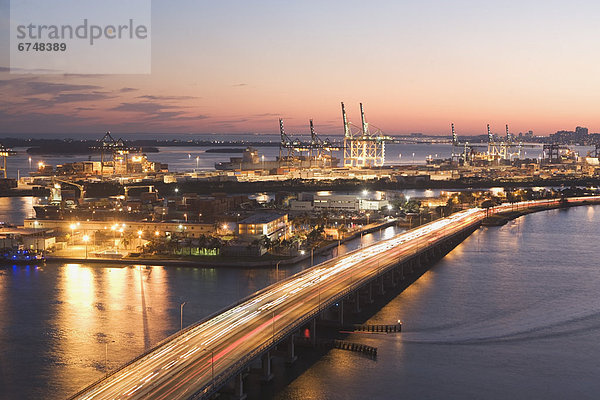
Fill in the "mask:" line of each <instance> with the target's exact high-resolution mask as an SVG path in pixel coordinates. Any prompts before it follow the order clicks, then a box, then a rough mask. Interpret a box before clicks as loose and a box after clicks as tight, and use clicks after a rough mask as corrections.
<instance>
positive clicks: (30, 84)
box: [0, 77, 103, 96]
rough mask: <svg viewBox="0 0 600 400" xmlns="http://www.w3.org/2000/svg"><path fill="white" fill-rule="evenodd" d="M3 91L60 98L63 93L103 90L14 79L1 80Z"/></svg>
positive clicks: (29, 79)
mask: <svg viewBox="0 0 600 400" xmlns="http://www.w3.org/2000/svg"><path fill="white" fill-rule="evenodd" d="M0 88H2V89H3V91H6V92H8V91H12V92H13V94H16V95H18V96H32V95H49V96H58V95H60V94H61V93H63V92H78V91H89V90H99V89H103V88H102V87H101V86H96V85H78V84H71V83H54V82H44V81H39V80H37V78H33V77H26V78H14V79H2V80H0Z"/></svg>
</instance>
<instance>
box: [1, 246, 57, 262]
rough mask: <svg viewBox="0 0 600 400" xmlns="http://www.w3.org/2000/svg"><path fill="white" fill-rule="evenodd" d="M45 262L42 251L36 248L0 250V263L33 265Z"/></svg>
mask: <svg viewBox="0 0 600 400" xmlns="http://www.w3.org/2000/svg"><path fill="white" fill-rule="evenodd" d="M45 262H46V256H44V254H43V253H42V252H40V251H36V250H18V249H8V250H5V251H3V252H0V263H2V264H7V263H10V264H21V265H26V264H29V265H35V264H43V263H45Z"/></svg>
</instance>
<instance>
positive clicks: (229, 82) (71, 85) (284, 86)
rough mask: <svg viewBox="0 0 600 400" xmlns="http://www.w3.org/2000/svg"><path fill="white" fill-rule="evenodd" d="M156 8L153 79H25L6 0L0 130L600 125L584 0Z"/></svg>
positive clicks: (599, 81) (439, 131)
mask: <svg viewBox="0 0 600 400" xmlns="http://www.w3.org/2000/svg"><path fill="white" fill-rule="evenodd" d="M152 5H153V20H152V73H151V74H149V75H68V74H67V75H29V74H14V73H9V59H8V56H9V54H8V48H9V40H8V31H9V19H8V15H9V2H8V0H0V15H1V17H0V32H1V34H0V38H1V39H0V48H2V52H1V53H0V90H1V93H2V95H1V96H0V120H1V121H2V124H1V126H0V134H2V135H10V134H42V133H67V134H75V133H86V134H90V133H96V132H104V131H108V130H110V131H113V132H118V133H119V134H126V133H149V134H152V133H179V134H185V133H197V134H201V133H219V134H227V133H245V132H264V133H277V132H278V128H279V126H278V121H277V120H278V118H279V117H282V118H284V119H285V122H286V127H288V128H289V129H290V130H292V131H302V132H308V120H309V119H311V118H312V119H314V121H315V126H316V128H317V130H318V131H319V132H322V133H323V134H341V133H342V123H341V112H340V108H339V103H340V101H344V102H345V104H346V107H347V110H348V114H349V117H350V120H351V121H353V122H354V123H358V122H359V121H360V114H359V112H358V103H359V102H362V103H364V105H365V111H366V115H367V120H368V121H369V122H370V123H372V124H373V125H376V126H377V127H379V128H381V129H382V130H383V131H384V132H385V133H386V134H389V135H397V134H409V133H413V132H422V133H424V134H434V135H445V136H448V135H449V133H450V123H452V122H453V123H455V125H456V129H457V132H458V133H459V134H461V135H478V134H485V133H486V131H485V129H486V124H488V123H489V124H490V125H491V127H492V130H493V131H494V132H497V133H500V134H502V133H503V131H504V125H505V124H507V123H508V124H509V125H510V128H511V132H513V133H519V132H527V131H529V130H533V131H534V132H535V134H536V135H548V134H550V133H554V132H556V131H559V130H573V129H574V128H575V126H586V127H588V128H589V130H590V132H598V131H600V116H598V115H597V113H596V112H595V109H594V98H595V96H594V93H595V92H596V91H597V89H599V88H600V78H598V75H597V74H596V73H595V71H594V66H595V64H596V63H597V60H596V58H597V56H595V55H594V53H593V52H592V51H591V49H593V48H594V45H595V41H594V38H595V37H596V36H595V35H594V24H593V22H594V21H593V16H594V15H597V12H598V11H600V6H599V5H598V4H595V3H592V2H589V1H576V2H570V3H569V4H564V3H562V2H544V3H540V2H537V1H525V2H512V1H510V2H503V3H501V4H497V3H492V2H484V3H482V2H474V1H460V2H452V4H446V3H445V2H441V1H428V2H422V3H419V4H397V3H394V2H391V1H379V2H375V3H371V4H363V3H359V2H343V3H342V2H329V3H327V4H319V3H318V2H313V1H308V2H302V3H301V4H299V3H288V4H280V3H277V2H274V1H263V2H260V3H253V4H247V3H243V2H233V1H230V2H219V3H218V4H206V3H199V4H198V3H195V2H188V1H179V2H176V3H169V5H166V4H161V3H158V2H154V3H153V4H152ZM232 10H234V11H232ZM13 72H15V71H13Z"/></svg>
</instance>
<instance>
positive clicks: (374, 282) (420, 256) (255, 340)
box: [71, 196, 600, 400]
mask: <svg viewBox="0 0 600 400" xmlns="http://www.w3.org/2000/svg"><path fill="white" fill-rule="evenodd" d="M599 202H600V196H595V197H582V198H569V199H563V200H557V199H552V200H540V201H528V202H519V203H510V204H508V203H507V204H502V205H500V206H496V207H493V208H490V209H481V208H473V209H468V210H464V211H461V212H458V213H455V214H452V215H451V216H449V217H446V218H442V219H438V220H436V221H433V222H431V223H428V224H426V225H422V226H421V227H418V228H416V229H413V230H410V231H407V232H404V233H401V234H399V235H396V236H394V237H393V238H390V239H387V240H384V241H381V242H378V243H375V244H373V245H371V246H368V247H365V248H362V249H358V250H355V251H353V252H350V253H348V254H345V255H343V256H340V257H337V258H334V259H331V260H329V261H326V262H324V263H322V264H319V265H316V266H314V267H312V268H309V269H306V270H304V271H301V272H299V273H297V274H295V275H293V276H291V277H289V278H287V279H285V280H282V281H279V282H277V283H275V284H273V285H271V286H269V287H266V288H264V289H263V290H260V291H259V292H257V293H254V294H253V295H251V296H249V297H247V298H245V299H242V300H240V301H239V302H238V303H236V304H234V305H232V306H230V307H228V308H227V309H224V310H222V311H219V312H217V313H215V314H213V315H211V316H209V317H207V318H205V319H204V320H202V321H200V322H198V323H196V324H194V325H192V326H190V327H188V328H186V329H184V330H182V331H180V332H178V333H176V334H174V335H172V336H170V337H168V338H167V339H165V340H164V341H162V342H161V343H159V344H158V345H157V346H155V347H154V348H153V349H151V350H149V351H148V352H146V353H144V354H142V355H140V356H139V357H137V358H136V359H134V360H132V361H131V362H129V363H127V364H126V365H124V366H122V367H121V368H119V369H118V370H116V371H113V372H112V373H111V374H110V375H108V376H106V377H104V378H102V379H101V380H99V381H98V382H95V383H93V384H92V385H90V386H88V387H87V388H85V389H83V390H82V391H80V392H79V393H77V394H76V395H74V396H73V397H71V399H141V398H144V399H155V400H164V399H169V400H171V399H203V398H210V397H211V396H212V395H214V394H216V393H217V392H218V391H220V390H223V389H224V388H225V386H226V385H227V386H228V387H229V388H230V389H231V390H232V391H233V392H234V394H235V396H236V397H237V398H240V399H243V398H245V394H244V390H243V378H244V375H245V374H246V373H247V372H248V370H249V366H250V365H251V364H252V363H258V362H259V361H260V364H261V365H262V368H260V369H259V373H261V374H262V377H263V379H264V380H269V379H270V378H271V376H272V373H271V357H273V356H275V355H277V356H284V357H286V358H287V360H288V361H290V362H292V361H293V360H294V359H295V357H296V356H295V349H294V338H295V337H297V336H302V337H305V338H306V339H308V340H310V341H313V343H314V341H315V338H316V329H317V324H316V321H317V319H318V318H324V317H326V318H333V319H336V320H337V322H339V323H340V324H343V318H344V307H351V308H352V309H354V310H359V309H360V305H361V302H363V301H365V299H366V301H369V300H370V299H371V298H372V296H373V293H374V292H382V291H383V290H385V287H386V285H388V286H389V285H396V284H397V283H398V282H399V281H400V280H402V279H403V278H404V276H405V275H406V274H409V273H412V272H413V271H414V270H416V269H419V268H420V267H421V266H422V265H424V264H425V263H428V262H430V261H432V260H435V259H437V258H441V257H443V255H445V254H446V253H447V252H449V251H450V250H451V249H452V248H454V247H455V246H456V245H458V244H459V243H460V242H461V241H462V240H464V239H465V238H466V237H467V236H468V235H470V234H471V233H472V232H473V231H474V230H475V229H477V228H478V227H479V226H480V225H481V223H482V221H483V220H484V218H485V217H486V216H488V215H489V214H490V213H498V212H503V211H511V210H515V209H518V210H524V209H532V208H533V209H546V208H554V207H560V206H565V205H580V204H586V203H599Z"/></svg>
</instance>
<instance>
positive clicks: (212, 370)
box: [204, 349, 215, 386]
mask: <svg viewBox="0 0 600 400" xmlns="http://www.w3.org/2000/svg"><path fill="white" fill-rule="evenodd" d="M204 351H210V373H211V381H212V382H211V386H214V385H215V351H214V350H208V349H204Z"/></svg>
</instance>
